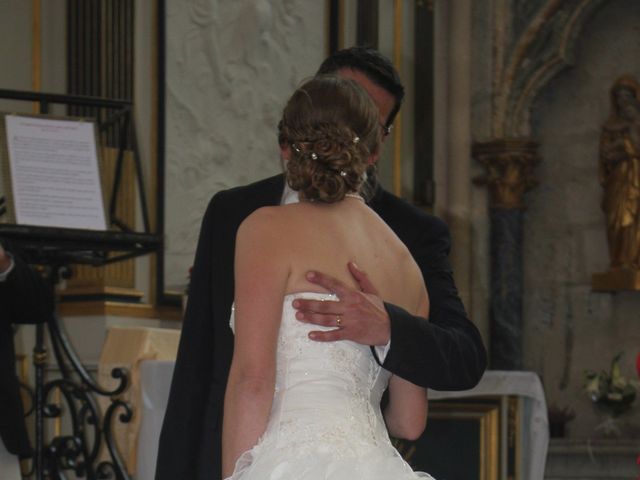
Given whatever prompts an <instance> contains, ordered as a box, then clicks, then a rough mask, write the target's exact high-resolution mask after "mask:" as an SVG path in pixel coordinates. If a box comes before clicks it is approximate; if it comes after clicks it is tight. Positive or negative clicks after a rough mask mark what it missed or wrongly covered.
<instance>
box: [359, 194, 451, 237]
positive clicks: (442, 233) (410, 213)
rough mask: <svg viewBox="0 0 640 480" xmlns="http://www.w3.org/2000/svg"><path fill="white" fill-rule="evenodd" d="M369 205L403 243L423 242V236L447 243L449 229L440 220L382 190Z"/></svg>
mask: <svg viewBox="0 0 640 480" xmlns="http://www.w3.org/2000/svg"><path fill="white" fill-rule="evenodd" d="M369 205H370V206H371V208H373V210H374V211H375V212H376V213H378V215H380V217H381V218H382V219H383V220H384V221H385V222H386V223H387V224H388V225H389V226H390V227H391V228H392V230H393V231H394V232H395V233H396V235H398V236H399V237H400V238H401V239H403V240H404V241H405V243H407V242H408V243H412V241H420V240H421V239H422V240H424V239H425V236H426V237H428V238H433V239H438V238H440V239H444V240H445V241H447V242H448V241H449V238H450V233H449V227H448V226H447V224H446V223H445V222H444V221H443V220H442V219H441V218H439V217H437V216H435V215H432V214H430V213H428V212H425V211H424V210H422V209H421V208H418V207H416V206H415V205H411V204H410V203H409V202H407V201H406V200H403V199H401V198H399V197H397V196H395V195H393V194H392V193H390V192H388V191H386V190H384V189H382V188H380V189H378V191H377V192H376V194H375V196H374V197H373V199H372V200H371V202H370V203H369Z"/></svg>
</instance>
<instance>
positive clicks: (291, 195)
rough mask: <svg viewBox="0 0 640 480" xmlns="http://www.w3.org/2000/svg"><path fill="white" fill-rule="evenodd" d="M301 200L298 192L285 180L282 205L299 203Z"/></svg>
mask: <svg viewBox="0 0 640 480" xmlns="http://www.w3.org/2000/svg"><path fill="white" fill-rule="evenodd" d="M299 201H300V199H299V197H298V192H296V191H295V190H293V189H292V188H291V187H290V186H289V184H288V183H286V182H285V184H284V190H283V191H282V199H281V200H280V205H289V204H290V203H298V202H299Z"/></svg>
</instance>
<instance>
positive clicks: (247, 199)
mask: <svg viewBox="0 0 640 480" xmlns="http://www.w3.org/2000/svg"><path fill="white" fill-rule="evenodd" d="M283 188H284V176H283V175H282V174H280V175H275V176H273V177H269V178H265V179H263V180H259V181H257V182H253V183H250V184H247V185H241V186H237V187H232V188H229V189H226V190H220V191H219V192H217V193H216V194H215V195H213V197H212V198H211V200H210V201H209V207H208V208H207V211H209V210H211V209H212V208H224V209H231V210H245V209H247V208H248V209H250V210H251V211H252V210H253V209H255V208H257V207H258V206H261V205H262V204H274V205H275V204H278V203H279V201H280V198H281V196H282V189H283Z"/></svg>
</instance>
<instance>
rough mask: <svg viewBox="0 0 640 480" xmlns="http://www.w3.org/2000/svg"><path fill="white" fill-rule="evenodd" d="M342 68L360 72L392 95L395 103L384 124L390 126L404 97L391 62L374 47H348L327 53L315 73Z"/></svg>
mask: <svg viewBox="0 0 640 480" xmlns="http://www.w3.org/2000/svg"><path fill="white" fill-rule="evenodd" d="M343 69H351V70H357V71H359V72H362V73H363V74H365V75H366V76H367V78H369V80H371V81H372V82H373V83H375V84H376V85H379V86H380V87H382V88H384V89H385V90H386V91H387V92H389V93H390V94H391V95H393V97H394V98H395V105H394V107H393V110H392V111H391V112H390V113H389V118H387V120H386V125H385V126H387V127H388V126H391V124H392V123H393V120H394V119H395V117H396V114H397V113H398V111H399V110H400V107H401V106H402V100H403V99H404V86H403V85H402V81H401V80H400V75H399V74H398V71H397V70H396V69H395V67H394V66H393V63H391V61H390V60H389V59H388V58H387V57H385V56H384V55H382V54H381V53H380V52H379V51H378V50H376V49H375V48H371V47H350V48H345V49H343V50H338V51H336V52H333V53H332V54H331V55H329V56H328V57H327V58H326V59H325V60H324V62H322V64H321V65H320V68H319V69H318V72H317V74H316V75H327V74H335V73H337V72H338V71H339V70H343Z"/></svg>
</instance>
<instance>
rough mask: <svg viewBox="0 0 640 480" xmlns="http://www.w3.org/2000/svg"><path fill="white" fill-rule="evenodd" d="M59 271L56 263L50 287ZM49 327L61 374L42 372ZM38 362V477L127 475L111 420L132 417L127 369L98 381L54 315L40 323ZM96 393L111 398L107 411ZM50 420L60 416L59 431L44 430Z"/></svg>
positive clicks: (120, 478)
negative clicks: (109, 382) (126, 397)
mask: <svg viewBox="0 0 640 480" xmlns="http://www.w3.org/2000/svg"><path fill="white" fill-rule="evenodd" d="M57 276H58V273H56V272H55V269H54V272H53V275H52V280H51V284H52V288H53V284H54V283H55V278H57ZM45 328H46V331H48V337H49V341H50V344H51V347H52V350H53V353H54V358H55V361H56V365H57V367H58V368H59V371H60V377H59V378H54V379H51V380H46V379H45V375H44V373H45V372H44V369H45V367H46V364H47V360H48V352H47V348H46V345H45V341H44V340H45ZM34 364H35V369H36V391H35V395H32V397H33V398H35V400H34V408H33V411H34V412H35V424H36V425H35V432H36V439H35V444H36V445H35V457H34V465H33V469H32V470H33V472H35V478H36V480H49V479H52V480H66V479H67V474H70V473H73V475H74V476H75V478H87V479H89V480H94V479H95V480H107V479H115V480H129V479H130V476H129V474H128V473H127V469H126V467H125V464H124V462H123V460H122V457H121V456H120V454H119V452H118V449H117V447H116V444H115V441H114V438H113V423H114V422H115V421H116V420H117V421H119V422H121V423H128V422H130V421H131V418H132V414H133V412H132V410H131V407H130V406H129V405H128V404H127V403H126V402H124V401H123V400H121V399H120V398H118V396H119V395H121V394H122V393H124V392H125V391H126V390H127V387H128V386H129V377H128V372H127V371H126V370H125V369H122V368H114V369H113V370H112V371H111V377H112V378H113V379H115V380H117V381H118V382H117V385H116V386H115V387H114V388H112V389H108V388H104V387H103V386H100V385H98V383H97V382H96V381H95V380H94V378H93V376H92V375H91V374H90V373H89V372H88V371H87V369H86V368H85V366H84V365H83V364H82V362H81V361H80V359H79V358H78V356H77V355H76V353H75V351H74V349H73V347H72V346H71V343H70V342H69V339H68V338H67V335H66V333H65V332H64V330H63V329H62V328H61V326H60V323H59V321H58V319H57V317H56V316H55V315H52V316H51V318H50V319H49V321H48V322H47V323H46V325H44V324H40V325H37V326H36V345H35V347H34ZM98 397H103V398H108V399H109V401H110V404H109V406H108V407H107V408H106V410H105V412H101V411H100V406H99V404H98V401H97V400H96V399H97V398H98ZM116 413H119V414H118V415H116ZM46 420H49V421H55V422H58V423H59V425H61V428H60V432H59V433H57V434H54V435H51V434H49V435H45V421H46ZM51 423H52V422H51ZM63 423H64V425H63ZM63 431H64V432H65V433H62V432H63ZM47 437H48V438H49V439H47Z"/></svg>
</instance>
